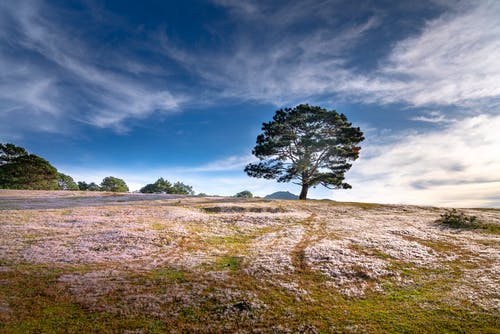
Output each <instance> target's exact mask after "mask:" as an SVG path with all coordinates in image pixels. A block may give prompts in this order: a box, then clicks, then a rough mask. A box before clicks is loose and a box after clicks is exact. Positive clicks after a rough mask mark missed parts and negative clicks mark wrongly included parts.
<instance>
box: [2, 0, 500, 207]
mask: <svg viewBox="0 0 500 334" xmlns="http://www.w3.org/2000/svg"><path fill="white" fill-rule="evenodd" d="M299 103H309V104H313V105H320V106H323V107H326V108H328V109H336V110H337V111H339V112H343V113H345V114H346V115H347V116H348V118H349V120H350V121H352V122H353V123H354V124H355V125H357V126H360V127H361V129H362V130H363V131H364V132H365V137H366V140H365V142H364V143H363V145H362V151H361V157H360V159H359V160H357V161H356V162H355V163H354V166H353V168H352V169H351V171H350V172H349V173H348V174H347V179H348V180H347V181H348V182H349V183H351V184H352V186H353V189H351V190H342V191H340V190H336V191H331V190H327V189H324V188H320V187H318V188H316V189H312V190H311V192H310V196H311V197H314V198H331V199H336V200H351V201H371V202H383V203H410V204H424V205H443V206H462V207H464V206H496V207H498V206H500V167H499V166H500V2H498V1H474V2H471V1H443V0H433V1H355V2H352V1H320V0H316V1H312V0H297V1H232V0H204V1H201V0H199V1H198V0H190V1H182V2H180V1H140V2H139V1H124V0H121V1H95V0H88V1H42V0H39V1H36V0H33V1H3V2H1V3H0V141H1V142H13V143H16V144H18V145H20V146H23V147H26V148H27V149H28V150H29V151H30V152H32V153H35V154H38V155H40V156H42V157H44V158H46V159H47V160H49V161H50V162H51V163H52V164H53V165H54V166H56V167H57V168H58V169H59V170H60V171H62V172H65V173H67V174H70V175H72V176H73V177H74V178H75V180H78V181H79V180H85V181H87V182H90V181H94V182H100V181H101V180H102V178H103V177H105V176H108V175H114V176H117V177H121V178H123V179H124V180H125V181H126V182H127V183H128V184H129V186H130V188H131V189H132V190H135V189H139V188H140V187H141V186H143V185H145V184H146V183H150V182H153V181H155V180H156V179H157V178H158V177H164V178H167V179H169V180H171V181H176V180H181V181H184V182H186V183H188V184H191V185H193V186H194V189H195V190H196V191H197V192H204V193H208V194H221V195H232V194H235V193H236V192H238V191H241V190H244V189H248V190H250V191H252V192H253V193H254V194H256V195H266V194H268V193H271V192H273V191H277V190H290V191H292V192H294V193H298V191H299V189H297V187H296V186H294V185H293V184H278V183H276V182H274V181H264V180H259V179H252V178H249V177H247V176H246V175H245V174H244V173H243V167H244V166H245V164H246V163H248V162H251V161H253V157H252V156H251V150H252V148H253V146H254V144H255V137H256V136H257V135H258V134H259V132H260V127H261V124H262V122H266V121H268V120H270V118H271V117H272V115H273V114H274V112H275V110H276V109H279V108H282V107H293V106H295V105H297V104H299Z"/></svg>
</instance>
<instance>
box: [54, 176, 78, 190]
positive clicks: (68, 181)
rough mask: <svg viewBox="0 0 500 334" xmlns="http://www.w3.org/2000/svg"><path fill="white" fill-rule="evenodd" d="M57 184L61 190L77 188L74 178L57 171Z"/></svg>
mask: <svg viewBox="0 0 500 334" xmlns="http://www.w3.org/2000/svg"><path fill="white" fill-rule="evenodd" d="M57 184H58V185H59V189H61V190H79V189H80V188H79V187H78V185H77V184H76V183H75V180H73V178H72V177H71V176H69V175H66V174H63V173H57Z"/></svg>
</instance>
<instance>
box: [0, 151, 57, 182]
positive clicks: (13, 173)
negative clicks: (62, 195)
mask: <svg viewBox="0 0 500 334" xmlns="http://www.w3.org/2000/svg"><path fill="white" fill-rule="evenodd" d="M4 161H5V160H4ZM57 177H58V173H57V169H55V168H54V167H53V166H52V165H51V164H50V163H49V162H48V161H47V160H45V159H43V158H40V157H39V156H37V155H34V154H26V155H20V156H17V157H15V158H10V159H9V160H8V162H7V163H4V164H2V165H0V188H4V189H32V190H57V189H59V186H58V183H57Z"/></svg>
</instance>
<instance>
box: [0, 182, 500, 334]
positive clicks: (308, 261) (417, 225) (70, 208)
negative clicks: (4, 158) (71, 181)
mask: <svg viewBox="0 0 500 334" xmlns="http://www.w3.org/2000/svg"><path fill="white" fill-rule="evenodd" d="M443 212H444V210H443V209H439V208H430V207H416V206H393V205H377V204H363V203H337V202H323V201H306V202H302V201H300V202H299V201H293V202H291V201H272V202H271V201H266V200H258V199H253V200H241V199H233V198H212V197H211V198H196V197H179V198H175V197H172V196H161V195H157V196H153V197H148V196H142V195H130V194H129V195H121V196H118V195H114V194H106V193H92V194H89V193H85V192H26V191H0V213H1V217H2V218H1V222H0V264H1V267H0V269H1V270H0V281H1V282H2V285H0V329H2V330H5V331H6V332H30V331H31V332H52V331H57V330H58V329H60V328H67V329H68V331H69V332H75V333H77V332H125V331H130V332H134V333H155V332H213V333H219V332H236V331H239V332H241V333H247V332H248V333H254V332H264V333H267V332H272V333H290V332H291V333H295V332H302V333H319V332H370V333H384V332H428V333H435V332H443V331H465V332H469V331H472V330H475V331H479V332H495V331H498V324H499V320H500V319H499V314H500V313H499V312H500V308H499V305H500V301H499V296H500V288H499V284H498V277H500V242H499V241H500V238H499V235H498V234H497V232H496V231H497V229H491V230H488V229H451V228H448V227H445V226H442V225H439V224H437V223H436V222H435V221H436V219H438V218H439V217H440V214H442V213H443ZM464 212H465V213H466V214H468V215H476V216H478V219H479V221H482V222H487V223H488V224H490V226H498V225H499V224H500V211H499V210H464Z"/></svg>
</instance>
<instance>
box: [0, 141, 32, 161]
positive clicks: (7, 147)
mask: <svg viewBox="0 0 500 334" xmlns="http://www.w3.org/2000/svg"><path fill="white" fill-rule="evenodd" d="M24 155H28V152H26V150H25V149H24V148H22V147H19V146H16V145H14V144H9V143H7V144H0V165H3V164H7V163H9V162H12V161H13V160H14V159H15V158H18V157H20V156H24Z"/></svg>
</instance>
